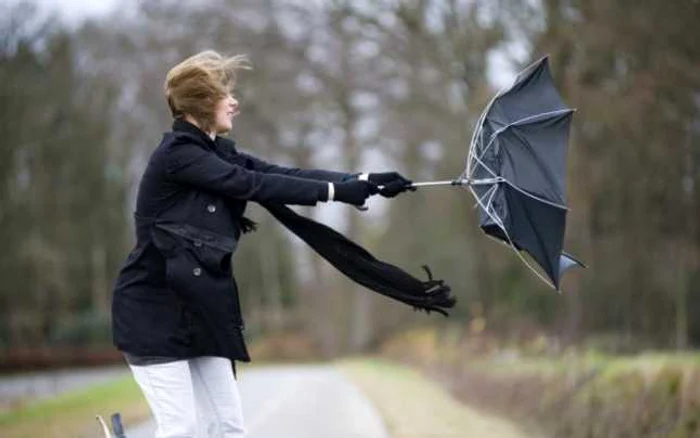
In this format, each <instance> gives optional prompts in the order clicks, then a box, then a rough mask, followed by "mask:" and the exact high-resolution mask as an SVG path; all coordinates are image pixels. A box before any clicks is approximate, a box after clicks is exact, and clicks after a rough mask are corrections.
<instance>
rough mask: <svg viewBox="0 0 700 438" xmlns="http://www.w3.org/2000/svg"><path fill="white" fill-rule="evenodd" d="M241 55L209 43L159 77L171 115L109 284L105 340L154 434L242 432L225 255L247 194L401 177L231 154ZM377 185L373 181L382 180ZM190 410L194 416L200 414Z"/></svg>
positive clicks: (322, 191)
mask: <svg viewBox="0 0 700 438" xmlns="http://www.w3.org/2000/svg"><path fill="white" fill-rule="evenodd" d="M241 68H246V64H245V60H244V58H242V57H240V56H235V57H230V58H227V57H223V56H221V55H219V54H218V53H216V52H213V51H206V52H202V53H199V54H197V55H195V56H193V57H191V58H188V59H186V60H184V61H183V62H181V63H180V64H178V65H176V66H175V67H174V68H173V69H172V70H170V72H169V73H168V75H167V77H166V80H165V95H166V98H167V102H168V106H169V107H170V111H171V112H172V115H173V117H174V122H173V125H172V131H170V132H167V133H165V134H164V136H163V139H162V141H161V142H160V145H159V146H158V147H157V148H156V149H155V150H154V152H153V153H152V155H151V157H150V160H149V162H148V165H147V167H146V170H145V172H144V174H143V177H142V180H141V183H140V186H139V192H138V198H137V203H136V212H135V223H136V238H137V243H136V246H135V248H134V249H133V250H132V252H131V254H130V255H129V257H128V259H127V261H126V263H125V265H124V267H123V268H122V270H121V272H120V274H119V277H118V279H117V281H116V286H115V291H114V296H113V300H112V318H113V331H114V343H115V345H116V346H117V348H118V349H119V350H121V351H122V352H123V353H124V356H125V358H126V361H127V363H128V364H129V366H130V368H131V370H132V372H133V375H134V378H135V380H136V381H137V382H138V384H139V386H140V388H141V390H142V392H143V394H144V396H145V397H146V400H147V401H148V404H149V407H150V408H151V411H152V412H153V415H154V417H155V420H156V423H157V426H158V429H157V432H156V436H157V437H158V438H175V437H178V438H185V437H194V436H195V434H196V430H197V428H198V422H199V423H200V424H202V425H203V426H204V427H205V428H206V431H207V434H208V436H211V437H227V438H228V437H243V436H245V428H244V423H243V417H242V411H241V403H240V398H239V394H238V389H237V385H236V381H235V365H234V364H235V362H234V361H236V360H240V361H244V362H247V361H250V358H249V356H248V351H247V349H246V345H245V341H244V338H243V335H242V331H243V329H244V324H243V318H242V317H241V309H240V305H239V300H238V293H237V289H236V283H235V281H234V279H233V277H232V275H231V263H230V262H231V256H232V254H233V252H234V251H235V249H236V243H237V241H238V239H239V237H240V236H241V233H243V232H246V231H249V230H250V229H251V228H252V227H253V223H252V222H251V221H249V220H248V219H246V218H244V217H243V212H244V210H245V207H246V202H247V201H256V202H260V203H268V204H297V205H315V204H316V203H318V202H330V201H336V202H344V203H348V204H353V205H362V204H364V202H365V200H366V199H367V198H368V197H369V196H371V195H373V194H375V193H377V192H379V193H380V194H382V195H383V196H387V197H392V196H396V195H397V194H398V193H401V192H403V191H405V190H407V189H408V188H409V187H410V181H409V180H407V179H406V178H404V177H402V176H401V175H399V174H398V173H396V172H389V173H380V174H369V175H367V174H359V175H358V174H352V175H351V174H347V173H341V172H332V171H325V170H301V169H294V168H286V167H280V166H276V165H273V164H269V163H266V162H265V161H263V160H260V159H258V158H255V157H253V156H250V155H247V154H244V153H240V152H238V151H237V150H236V148H235V143H234V142H233V141H231V140H228V139H225V138H223V137H220V136H219V135H220V134H224V133H227V132H229V131H230V130H231V125H232V119H233V118H234V117H235V116H236V115H237V114H238V113H239V106H238V102H237V101H236V99H235V98H233V97H232V95H231V91H232V89H233V86H234V84H235V77H236V71H237V70H238V69H241ZM380 185H381V186H383V188H382V189H381V190H379V186H380ZM197 417H199V420H198V418H197Z"/></svg>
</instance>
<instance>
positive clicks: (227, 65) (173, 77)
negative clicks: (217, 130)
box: [165, 50, 250, 131]
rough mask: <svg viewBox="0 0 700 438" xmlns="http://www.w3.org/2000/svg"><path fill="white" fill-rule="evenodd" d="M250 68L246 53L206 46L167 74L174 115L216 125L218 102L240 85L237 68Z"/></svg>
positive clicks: (167, 94)
mask: <svg viewBox="0 0 700 438" xmlns="http://www.w3.org/2000/svg"><path fill="white" fill-rule="evenodd" d="M242 69H245V70H249V69H250V64H249V63H248V58H247V57H246V56H245V55H236V56H231V57H226V56H223V55H221V54H219V53H217V52H215V51H213V50H206V51H204V52H200V53H198V54H196V55H194V56H191V57H189V58H187V59H185V60H184V61H182V62H181V63H179V64H178V65H176V66H175V67H173V68H172V69H171V70H170V71H169V72H168V74H167V76H166V77H165V97H166V98H167V100H168V106H169V107H170V112H171V113H172V115H173V117H175V118H178V117H183V116H184V115H186V114H187V115H189V116H191V117H192V118H193V119H194V120H195V121H196V122H197V124H198V125H199V127H200V128H202V129H203V130H205V131H208V130H210V129H211V128H212V127H213V125H214V117H215V115H214V114H215V109H216V105H217V103H218V102H219V101H220V100H221V99H223V98H225V97H226V96H228V95H229V94H230V93H231V92H232V91H233V89H234V87H235V85H236V72H237V71H238V70H242Z"/></svg>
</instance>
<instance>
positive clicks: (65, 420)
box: [0, 375, 149, 438]
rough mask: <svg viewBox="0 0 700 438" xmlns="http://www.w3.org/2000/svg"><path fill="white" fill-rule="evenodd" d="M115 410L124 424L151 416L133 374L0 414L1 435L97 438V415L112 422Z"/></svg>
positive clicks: (33, 437)
mask: <svg viewBox="0 0 700 438" xmlns="http://www.w3.org/2000/svg"><path fill="white" fill-rule="evenodd" d="M114 412H121V414H122V418H123V421H124V424H125V425H128V424H136V423H138V422H140V421H141V420H144V419H146V418H147V417H148V415H149V410H148V405H147V404H146V400H145V399H144V398H143V396H142V395H141V392H140V391H139V388H138V386H137V385H136V382H134V380H133V378H132V377H131V376H130V375H129V376H125V377H123V378H120V379H118V380H115V381H112V382H109V383H105V384H100V385H96V386H93V387H90V388H89V389H85V390H79V391H75V392H70V393H67V394H63V395H60V396H58V397H56V398H52V399H50V400H45V401H40V402H36V403H33V404H30V405H27V406H22V407H18V408H16V409H12V410H10V411H7V412H3V413H0V436H2V438H49V437H61V438H95V437H97V436H100V433H101V431H100V427H99V424H98V423H97V421H96V419H95V416H96V415H98V414H99V415H102V416H103V417H104V418H105V420H107V421H109V416H110V415H111V414H113V413H114Z"/></svg>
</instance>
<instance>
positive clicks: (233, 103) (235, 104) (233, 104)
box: [229, 97, 238, 111]
mask: <svg viewBox="0 0 700 438" xmlns="http://www.w3.org/2000/svg"><path fill="white" fill-rule="evenodd" d="M229 106H230V107H231V109H232V110H233V111H237V110H238V100H236V98H235V97H231V99H230V100H229Z"/></svg>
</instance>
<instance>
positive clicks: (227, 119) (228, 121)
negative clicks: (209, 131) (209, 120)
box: [214, 94, 239, 134]
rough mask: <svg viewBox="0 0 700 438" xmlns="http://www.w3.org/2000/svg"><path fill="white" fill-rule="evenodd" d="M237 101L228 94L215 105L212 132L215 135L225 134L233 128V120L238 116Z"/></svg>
mask: <svg viewBox="0 0 700 438" xmlns="http://www.w3.org/2000/svg"><path fill="white" fill-rule="evenodd" d="M238 113H239V111H238V101H237V100H236V99H235V98H234V97H233V96H231V95H230V94H229V95H228V96H227V97H225V98H223V99H221V100H220V101H219V103H218V104H217V105H216V111H215V114H214V131H215V133H216V134H225V133H227V132H229V131H230V130H231V128H232V127H233V123H232V121H233V118H234V117H236V116H237V115H238Z"/></svg>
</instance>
